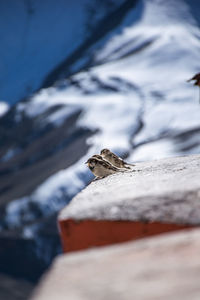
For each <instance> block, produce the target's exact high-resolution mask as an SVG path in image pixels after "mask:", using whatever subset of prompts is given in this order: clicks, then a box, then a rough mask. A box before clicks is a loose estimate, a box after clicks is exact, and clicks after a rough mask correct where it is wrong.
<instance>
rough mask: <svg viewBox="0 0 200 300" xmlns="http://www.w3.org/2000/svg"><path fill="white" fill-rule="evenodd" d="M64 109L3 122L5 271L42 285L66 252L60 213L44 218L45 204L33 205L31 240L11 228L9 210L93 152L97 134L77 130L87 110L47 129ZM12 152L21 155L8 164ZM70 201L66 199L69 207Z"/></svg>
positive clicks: (0, 192) (0, 190)
mask: <svg viewBox="0 0 200 300" xmlns="http://www.w3.org/2000/svg"><path fill="white" fill-rule="evenodd" d="M59 109H61V110H62V106H58V107H56V106H54V107H53V108H51V109H49V110H47V111H45V113H44V114H38V115H37V116H36V117H34V118H28V117H27V116H25V115H20V120H18V121H16V118H15V116H16V115H18V112H17V111H16V108H15V107H13V108H12V109H11V111H10V112H9V113H8V114H7V115H6V116H5V117H3V118H2V119H1V120H0V135H1V145H2V147H0V149H1V150H0V159H1V161H0V216H1V226H2V228H1V231H0V244H1V246H0V266H1V267H0V269H1V270H0V271H1V272H5V273H6V274H11V275H12V276H15V277H19V278H26V279H28V280H31V281H36V280H37V279H38V278H39V277H40V276H41V274H42V273H43V272H44V270H45V269H46V268H47V267H48V265H49V263H50V262H51V259H52V258H53V257H54V256H55V255H57V254H58V253H59V252H60V251H61V246H60V241H59V236H58V232H57V225H56V219H57V213H56V211H53V209H52V212H51V213H49V214H47V215H46V216H44V214H43V213H42V212H41V210H40V206H39V204H38V205H37V204H36V203H30V204H29V207H28V209H27V211H26V212H24V213H23V214H28V213H30V214H31V215H32V216H33V218H32V220H30V221H27V224H28V225H29V228H30V230H31V232H32V233H31V236H29V237H28V238H25V237H24V233H23V225H24V224H22V223H23V222H22V223H21V224H19V225H18V226H17V228H13V227H12V224H8V223H6V222H5V209H6V207H7V205H8V204H10V203H11V202H12V201H13V200H15V199H18V198H22V197H24V196H29V195H30V194H31V193H32V192H34V191H35V189H37V187H38V186H39V185H41V184H42V183H43V182H44V181H45V180H46V179H47V178H49V177H50V176H51V175H53V174H55V173H57V172H58V171H60V170H62V169H66V168H68V167H69V166H71V165H73V164H74V163H76V162H77V161H78V160H79V159H80V158H81V157H82V156H84V155H85V153H86V152H87V150H88V145H87V144H86V139H87V138H88V137H89V136H91V135H92V134H93V132H92V131H91V130H89V129H87V128H81V127H79V126H77V125H76V123H77V120H78V118H79V116H80V113H81V110H77V112H75V113H73V114H71V115H70V116H69V117H68V118H66V119H65V120H64V122H63V123H62V124H61V125H60V126H53V125H52V124H50V123H49V122H46V124H45V120H46V118H48V117H49V116H50V115H51V114H52V113H54V112H56V111H57V110H59ZM10 149H17V151H16V153H14V155H13V156H12V154H11V156H12V157H9V159H6V153H9V151H10ZM65 198H66V199H65ZM68 201H69V199H68V198H67V196H66V197H65V195H63V203H67V202H68ZM18 217H19V219H20V217H23V215H19V216H18ZM42 253H43V254H42ZM22 266H23V267H22Z"/></svg>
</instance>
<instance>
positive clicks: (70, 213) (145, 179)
mask: <svg viewBox="0 0 200 300" xmlns="http://www.w3.org/2000/svg"><path fill="white" fill-rule="evenodd" d="M67 219H73V220H77V221H79V220H88V219H89V220H126V221H127V220H129V221H142V222H143V221H144V222H145V221H147V222H151V221H160V222H165V223H176V224H190V225H199V224H200V155H191V156H185V157H174V158H167V159H162V160H158V161H153V162H145V163H137V164H136V166H135V167H134V169H133V170H132V171H128V172H124V173H118V174H114V175H110V176H108V177H106V178H104V179H101V180H98V181H94V182H92V183H91V184H90V185H89V186H88V187H86V188H85V189H84V190H83V191H82V192H81V193H79V194H78V195H77V196H76V197H75V198H74V199H73V200H72V201H71V203H70V204H69V205H67V206H66V207H65V208H64V209H63V210H62V211H61V213H60V215H59V221H60V222H61V221H63V220H67Z"/></svg>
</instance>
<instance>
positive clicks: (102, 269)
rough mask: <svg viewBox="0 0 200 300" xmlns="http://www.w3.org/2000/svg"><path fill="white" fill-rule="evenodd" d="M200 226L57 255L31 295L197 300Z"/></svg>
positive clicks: (61, 299)
mask: <svg viewBox="0 0 200 300" xmlns="http://www.w3.org/2000/svg"><path fill="white" fill-rule="evenodd" d="M199 253H200V229H193V230H189V231H188V230H187V231H182V232H181V233H180V232H179V233H173V234H164V235H162V236H161V237H156V238H147V239H143V240H140V241H137V242H131V243H126V244H123V245H122V244H121V245H118V246H112V247H106V248H101V249H94V250H89V251H82V252H78V253H75V254H70V255H69V254H68V255H62V256H61V257H59V258H57V259H56V261H55V262H54V264H53V266H52V268H51V270H50V271H49V272H48V273H47V274H46V275H45V276H44V277H43V280H42V281H41V283H40V285H39V287H38V288H37V290H36V291H35V293H34V295H33V298H32V300H46V299H48V300H54V299H57V300H66V299H73V300H94V299H95V300H112V299H113V300H116V299H120V300H133V299H134V300H161V299H162V300H169V299H170V300H199V299H200V284H199V278H200V259H199Z"/></svg>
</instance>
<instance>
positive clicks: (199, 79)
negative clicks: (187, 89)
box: [187, 73, 200, 103]
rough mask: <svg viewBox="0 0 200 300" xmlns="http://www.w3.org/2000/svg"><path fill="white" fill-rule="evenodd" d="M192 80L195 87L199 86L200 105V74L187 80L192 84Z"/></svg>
mask: <svg viewBox="0 0 200 300" xmlns="http://www.w3.org/2000/svg"><path fill="white" fill-rule="evenodd" d="M192 80H194V85H197V86H199V103H200V73H197V74H196V75H194V76H193V77H192V78H191V79H189V80H187V82H190V81H192Z"/></svg>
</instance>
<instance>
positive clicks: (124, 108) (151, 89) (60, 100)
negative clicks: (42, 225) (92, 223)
mask: <svg viewBox="0 0 200 300" xmlns="http://www.w3.org/2000/svg"><path fill="white" fill-rule="evenodd" d="M142 3H143V4H144V7H143V13H142V14H141V16H140V18H139V19H138V20H137V23H135V19H134V22H133V24H132V25H131V24H130V16H128V18H129V22H128V25H127V20H124V24H126V26H125V25H124V29H123V30H121V31H120V33H119V32H117V33H115V34H114V35H113V36H111V37H110V38H109V39H108V40H107V42H106V43H104V44H101V47H99V50H98V51H97V52H96V55H95V56H94V67H93V68H91V69H90V70H89V71H85V72H81V73H80V74H77V75H75V76H74V77H73V78H74V79H75V80H76V81H78V82H79V87H74V86H70V84H69V83H66V87H63V88H62V89H59V88H57V87H52V88H49V89H44V90H42V91H40V92H39V93H38V94H36V95H34V96H33V97H32V99H31V101H29V102H27V103H23V104H22V103H21V104H18V105H17V110H18V112H19V114H20V113H21V112H24V113H25V114H26V115H27V116H29V117H30V118H34V117H36V116H37V115H40V114H41V113H44V112H45V111H47V110H48V109H49V108H51V107H53V106H55V105H63V108H61V109H59V110H58V111H57V112H55V113H53V114H52V115H50V116H49V117H47V119H45V122H50V123H53V124H55V126H60V125H61V124H62V122H63V120H64V119H65V118H67V117H69V116H70V115H71V114H72V113H73V112H75V111H77V110H81V111H82V113H81V115H80V116H79V119H78V121H77V126H81V127H85V128H90V129H94V130H95V129H96V130H98V131H97V133H96V134H94V135H93V136H92V137H91V138H89V139H88V141H87V143H88V144H89V145H90V146H91V147H90V150H89V152H88V153H87V155H86V156H85V157H83V158H82V159H81V160H79V161H78V162H77V163H76V164H74V165H73V166H71V167H70V168H68V169H66V170H62V171H60V172H58V173H57V174H54V175H53V176H51V177H50V178H48V179H47V180H46V181H45V182H44V183H42V184H41V185H40V186H39V187H38V188H37V190H36V191H34V192H33V194H32V195H31V196H30V197H27V198H23V199H18V200H16V201H17V202H16V203H17V205H16V206H15V204H14V202H13V204H12V203H11V204H10V205H9V206H8V208H7V220H8V219H9V218H10V220H9V221H10V222H11V223H13V224H14V223H15V224H17V222H18V220H17V219H15V218H21V219H23V218H24V214H23V216H22V214H20V211H23V210H25V211H26V209H27V207H28V206H27V205H28V203H29V202H30V201H33V202H34V203H36V204H38V206H39V207H40V209H41V211H42V212H43V214H50V213H51V212H53V211H57V210H59V209H60V208H61V207H62V206H63V205H64V201H66V199H71V197H72V196H73V195H75V194H76V193H77V192H78V191H79V190H81V189H82V188H83V187H84V185H85V184H86V182H88V181H89V177H90V175H89V174H90V173H89V171H88V170H87V169H86V167H85V165H84V161H85V160H86V159H87V158H88V157H89V156H90V155H92V154H95V153H98V152H99V151H100V149H101V148H105V147H107V148H111V149H112V150H113V151H114V152H116V153H118V154H123V153H124V152H129V153H130V157H129V160H130V162H131V161H132V162H133V161H135V160H137V161H139V160H148V159H149V160H150V159H155V158H161V157H165V156H172V155H179V154H189V153H194V149H193V150H190V149H188V150H185V152H180V151H179V150H178V147H177V145H176V144H174V141H175V140H173V139H170V138H167V137H166V134H177V133H183V132H185V131H187V130H191V129H194V128H198V127H200V117H199V116H200V105H199V103H198V93H197V91H196V90H195V89H196V88H195V87H193V86H192V85H191V84H189V83H186V80H187V79H189V78H191V77H192V76H193V75H194V74H195V73H196V72H198V71H199V70H200V61H199V53H200V34H199V28H198V26H197V24H196V20H195V19H194V18H193V16H192V14H191V12H190V7H189V4H188V2H186V1H184V0H177V1H172V0H170V1H164V0H145V1H143V2H142ZM120 26H122V24H121V25H120ZM149 41H151V43H149V44H148V42H149ZM139 49H140V50H139ZM95 62H97V63H100V62H102V65H99V66H95ZM94 78H96V79H98V80H97V81H95V80H94ZM113 78H115V79H117V80H118V81H117V80H114V79H113ZM104 84H107V85H110V86H112V87H115V88H118V91H114V90H112V89H110V90H109V89H106V88H104V87H103V86H104ZM126 86H129V88H126ZM139 121H141V122H142V123H143V127H142V129H141V130H140V131H139V132H138V133H137V134H136V132H137V130H138V124H139ZM147 141H149V143H147ZM186 142H187V141H186ZM132 145H135V146H137V147H136V149H135V150H134V149H133V150H131V149H132ZM195 151H199V149H198V147H196V148H195ZM90 178H91V177H90ZM27 211H28V209H27ZM16 216H18V217H16ZM29 217H30V216H29ZM27 218H28V213H27ZM30 218H31V217H30Z"/></svg>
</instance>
